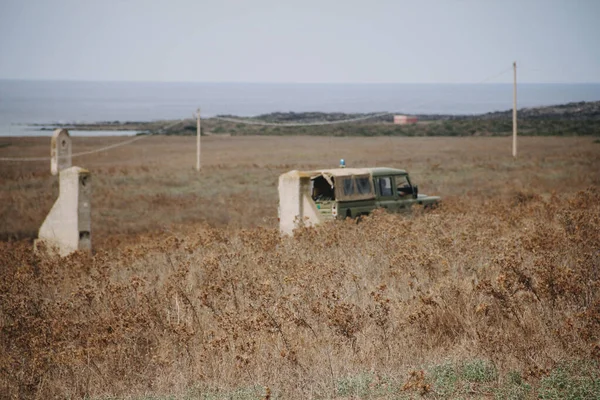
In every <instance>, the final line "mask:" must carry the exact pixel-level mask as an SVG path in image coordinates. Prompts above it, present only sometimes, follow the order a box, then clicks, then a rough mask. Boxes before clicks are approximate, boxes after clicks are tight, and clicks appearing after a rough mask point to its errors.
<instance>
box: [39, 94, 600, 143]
mask: <svg viewBox="0 0 600 400" xmlns="http://www.w3.org/2000/svg"><path fill="white" fill-rule="evenodd" d="M380 114H384V115H380ZM400 114H401V113H368V114H366V113H323V112H299V113H295V112H285V113H284V112H273V113H270V114H262V115H258V116H254V117H238V116H235V115H220V116H218V117H211V118H205V119H202V128H203V129H202V133H203V134H204V135H234V136H242V135H318V136H327V135H331V136H502V135H506V134H508V133H510V132H511V131H512V127H511V126H512V110H506V111H501V112H488V113H483V114H473V115H468V114H462V115H453V114H412V116H415V117H417V119H418V121H419V122H418V123H416V124H408V125H398V124H394V121H393V117H394V115H400ZM371 116H374V117H372V118H371ZM219 117H223V118H227V120H220V119H219ZM356 119H360V121H356V122H352V123H343V122H342V121H349V120H350V121H352V120H356ZM338 121H340V123H337V122H338ZM518 121H519V130H520V133H521V134H524V135H533V136H539V135H551V136H554V135H558V136H564V135H593V136H598V135H600V101H595V102H575V103H567V104H560V105H553V106H544V107H534V108H522V109H519V110H518ZM261 124H265V125H261ZM292 125H293V126H292ZM29 126H32V127H38V126H39V127H40V129H39V131H52V130H53V129H55V128H65V129H69V130H76V131H90V132H95V131H103V132H107V133H110V132H122V133H123V134H126V133H125V132H136V134H166V135H195V134H196V121H195V120H194V119H192V118H190V119H183V120H162V121H147V122H144V121H124V122H121V121H101V122H93V123H73V124H51V123H48V124H39V123H38V124H29Z"/></svg>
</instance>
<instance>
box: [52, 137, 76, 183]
mask: <svg viewBox="0 0 600 400" xmlns="http://www.w3.org/2000/svg"><path fill="white" fill-rule="evenodd" d="M71 151H72V144H71V136H69V132H68V131H67V130H66V129H55V130H54V133H53V134H52V140H51V141H50V172H51V173H52V175H57V174H58V173H59V172H60V171H62V170H63V169H66V168H70V167H71V154H72V153H71Z"/></svg>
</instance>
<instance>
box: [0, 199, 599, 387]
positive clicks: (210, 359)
mask: <svg viewBox="0 0 600 400" xmlns="http://www.w3.org/2000/svg"><path fill="white" fill-rule="evenodd" d="M517 197H518V198H519V199H521V200H519V201H517V202H514V201H513V200H511V199H508V198H507V199H504V200H490V201H482V202H473V203H472V204H470V205H468V206H467V205H465V204H464V203H463V202H457V201H453V200H452V199H450V201H448V202H445V203H444V205H443V207H441V208H440V209H437V210H434V211H432V212H427V213H421V212H417V213H415V214H414V215H412V216H403V215H392V214H385V213H375V215H373V216H372V217H367V218H365V219H364V220H363V221H362V222H361V223H360V224H356V223H354V221H350V220H348V221H340V222H334V223H330V224H325V225H322V226H319V227H316V228H302V229H299V230H298V231H297V233H296V235H295V237H292V238H289V237H284V238H282V237H280V236H279V233H278V232H277V230H275V229H270V228H252V229H242V230H237V231H233V230H225V229H219V228H210V227H196V228H188V229H182V231H181V232H180V233H179V234H177V235H174V234H172V233H168V232H163V233H162V234H160V235H140V236H139V237H138V240H137V243H136V244H130V245H127V244H123V245H121V246H119V247H118V248H117V249H114V250H110V251H98V252H96V253H95V254H94V255H93V256H87V255H83V254H75V255H72V256H70V257H67V258H63V259H53V258H48V257H41V256H36V255H35V254H33V253H32V251H31V248H30V245H29V244H27V243H24V242H13V243H0V264H1V266H0V274H1V275H2V276H1V279H0V346H1V347H0V387H1V388H2V392H3V393H4V395H5V396H6V397H13V398H51V397H76V398H82V397H86V396H92V397H93V396H104V395H106V396H109V395H115V396H125V395H142V394H145V393H155V394H160V393H163V394H180V393H184V392H185V390H187V389H188V388H190V387H196V388H197V390H200V391H202V390H228V389H235V388H239V387H254V386H256V385H263V386H264V387H269V388H272V390H274V392H275V393H278V394H279V395H283V396H285V397H292V398H306V397H311V396H315V395H317V394H320V395H322V396H332V395H335V390H336V389H335V386H336V382H337V381H338V380H339V379H340V378H343V377H345V376H351V375H355V374H360V373H363V372H365V371H374V372H375V373H378V374H379V373H381V374H386V375H387V376H392V377H395V379H397V380H398V381H406V376H410V378H409V379H408V381H407V383H406V385H405V387H404V389H405V390H407V391H414V392H415V393H422V394H425V393H427V392H428V391H429V390H430V387H429V386H428V384H427V383H426V382H425V380H424V377H423V374H422V373H418V372H413V373H412V374H410V371H415V370H418V369H419V368H420V366H421V365H424V364H427V363H434V362H436V361H437V360H441V359H445V358H452V359H457V360H460V359H468V358H470V357H476V358H479V359H487V360H490V361H491V362H493V363H494V365H495V367H496V368H497V369H498V370H499V371H500V372H506V371H513V370H516V371H522V374H523V376H524V377H526V378H527V379H538V378H540V377H542V376H544V374H546V373H547V371H549V370H550V369H551V368H552V367H553V366H554V365H555V364H556V363H557V362H562V361H564V360H569V359H577V358H585V359H589V358H598V357H599V356H600V351H599V343H600V295H599V293H600V291H599V290H598V289H599V288H598V285H599V277H600V274H599V268H600V267H599V261H600V255H599V253H598V249H599V248H600V201H599V200H600V193H599V191H598V190H597V189H596V188H591V189H589V190H586V191H582V192H579V193H574V194H572V195H566V196H557V195H554V196H551V197H547V198H542V197H540V196H529V197H527V198H526V201H522V196H521V195H518V196H517ZM198 388H199V389H198Z"/></svg>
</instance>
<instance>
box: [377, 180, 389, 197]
mask: <svg viewBox="0 0 600 400" xmlns="http://www.w3.org/2000/svg"><path fill="white" fill-rule="evenodd" d="M379 193H380V194H381V196H382V197H385V196H391V195H392V178H390V177H389V176H386V177H384V178H379Z"/></svg>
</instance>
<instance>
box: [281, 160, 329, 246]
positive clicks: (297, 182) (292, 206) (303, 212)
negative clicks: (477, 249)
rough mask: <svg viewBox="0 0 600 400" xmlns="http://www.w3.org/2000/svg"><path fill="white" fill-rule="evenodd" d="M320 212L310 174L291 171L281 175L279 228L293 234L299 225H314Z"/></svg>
mask: <svg viewBox="0 0 600 400" xmlns="http://www.w3.org/2000/svg"><path fill="white" fill-rule="evenodd" d="M319 222H320V214H319V211H318V210H317V207H316V206H315V203H314V202H313V201H312V198H311V193H310V176H308V175H304V174H302V173H301V172H299V171H290V172H287V173H285V174H282V175H280V176H279V230H280V231H281V233H283V234H287V235H291V234H293V233H294V229H296V228H298V227H299V226H314V225H316V224H318V223H319Z"/></svg>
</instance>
